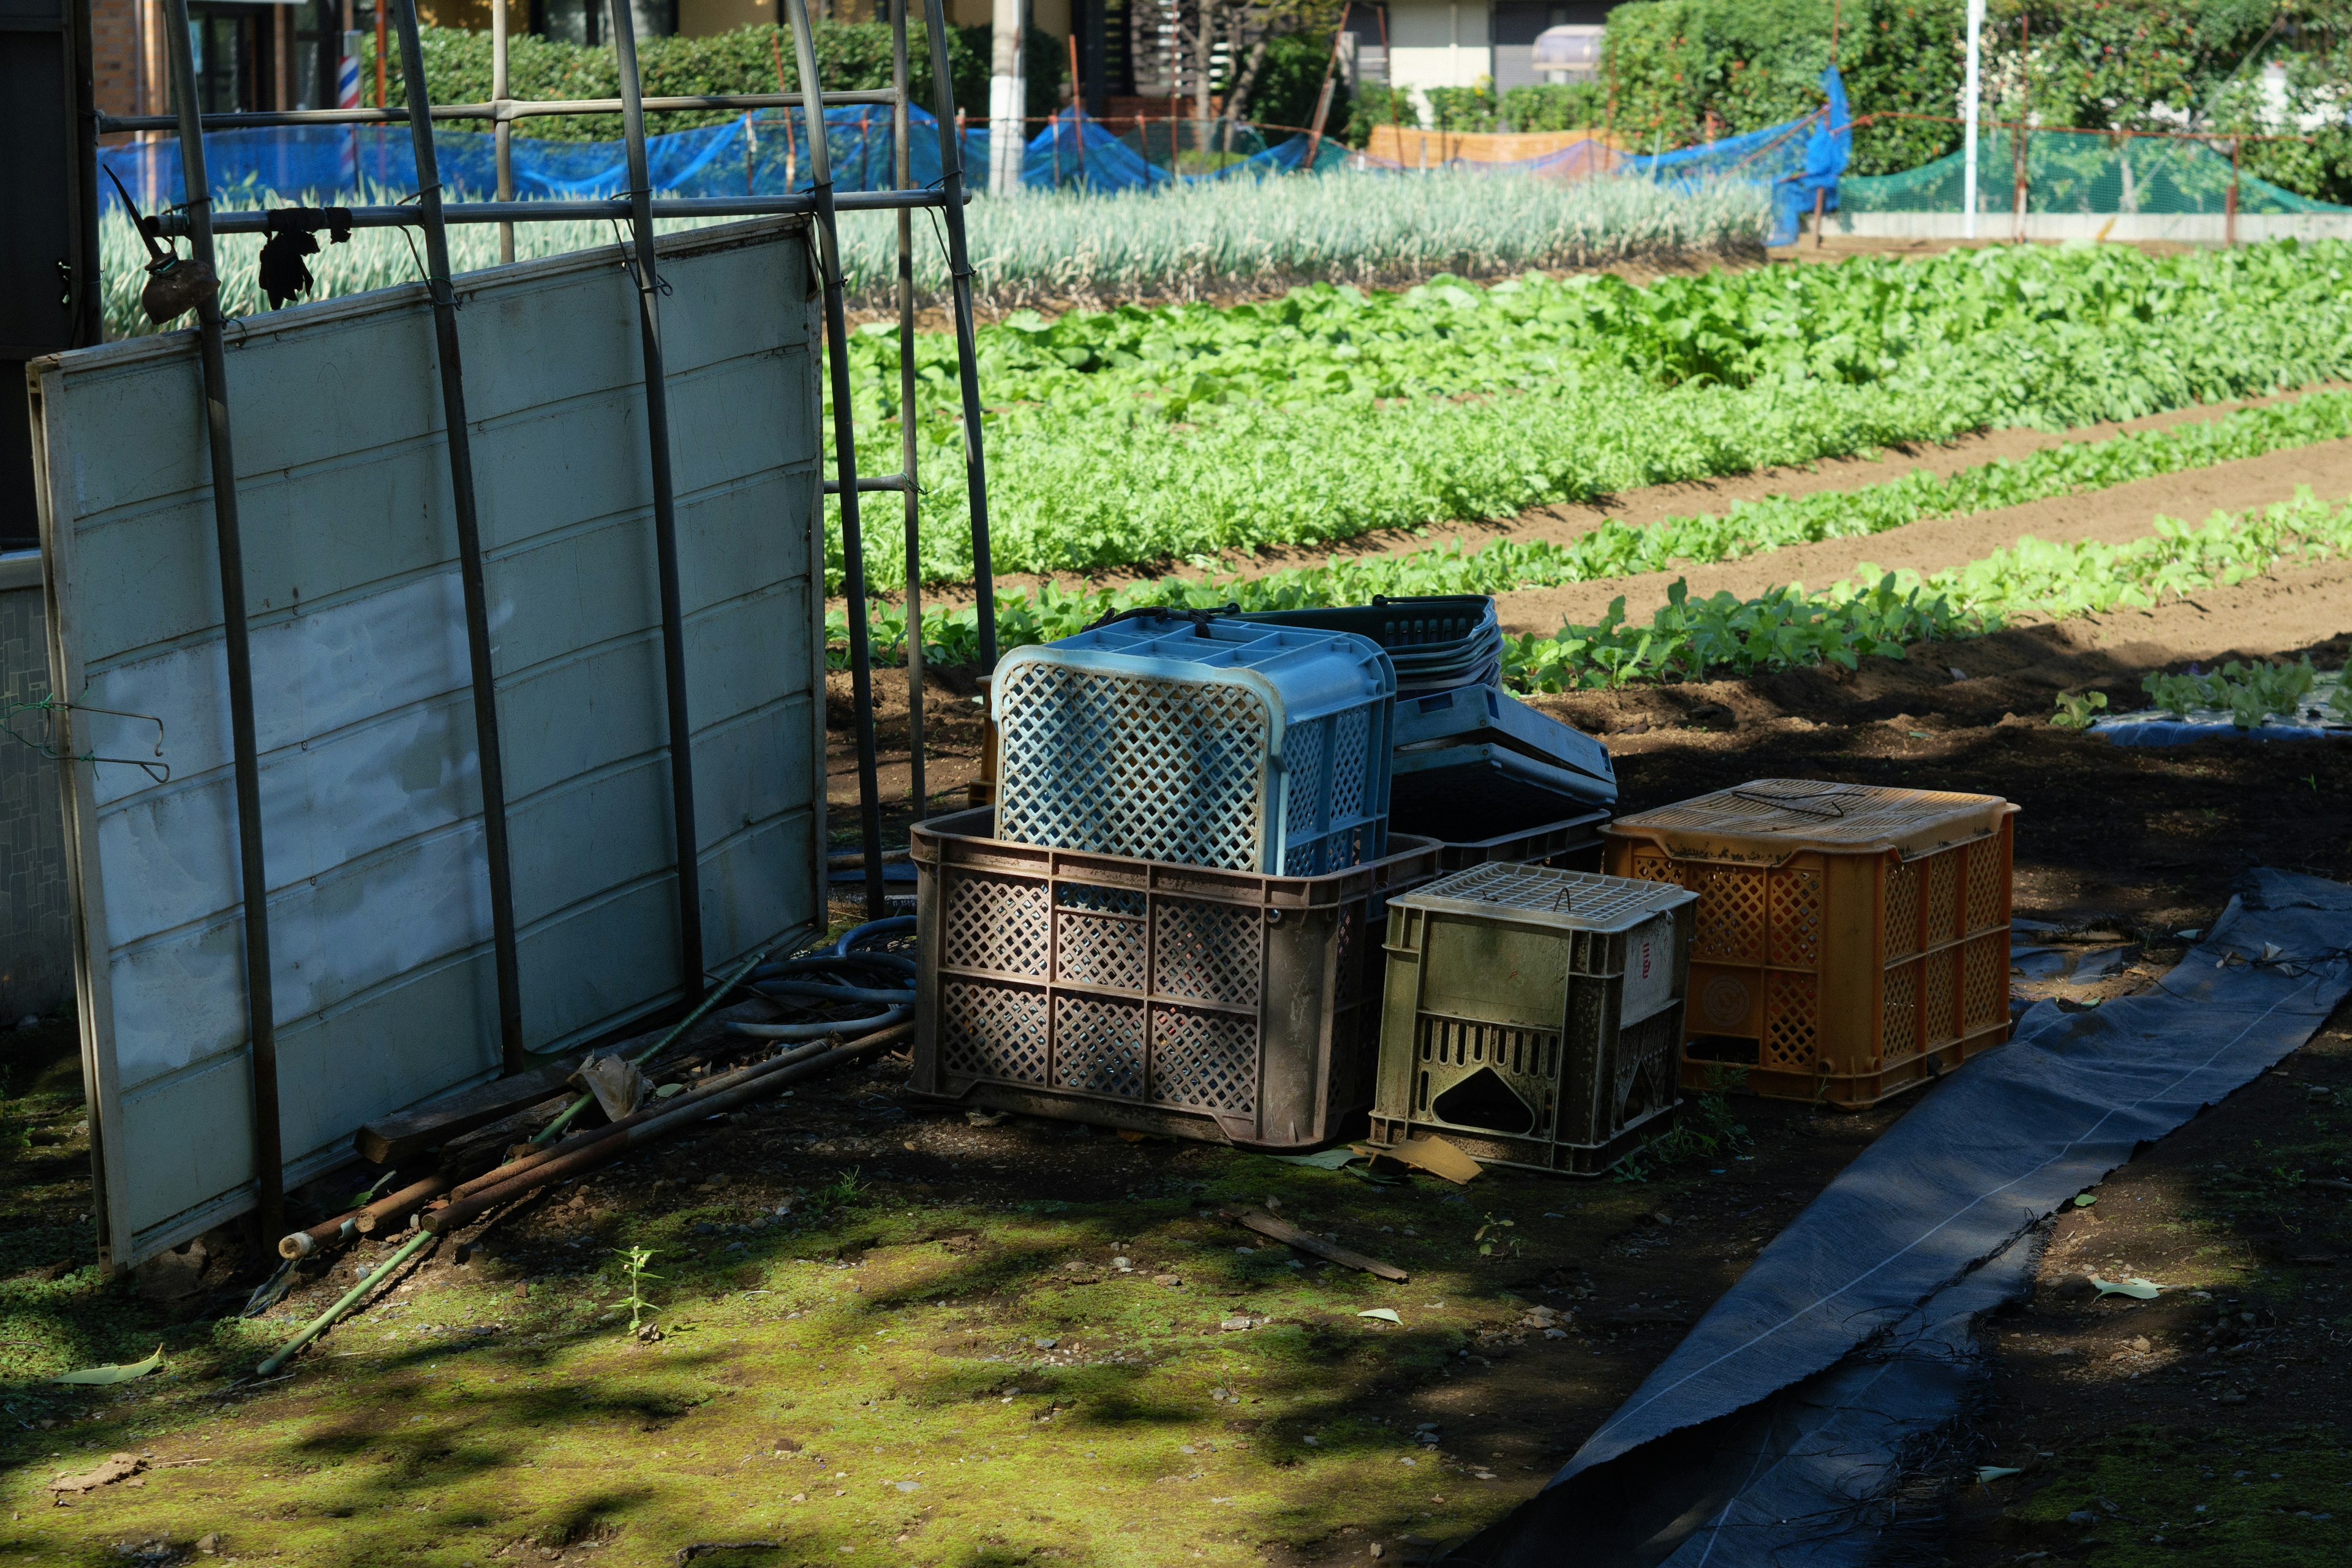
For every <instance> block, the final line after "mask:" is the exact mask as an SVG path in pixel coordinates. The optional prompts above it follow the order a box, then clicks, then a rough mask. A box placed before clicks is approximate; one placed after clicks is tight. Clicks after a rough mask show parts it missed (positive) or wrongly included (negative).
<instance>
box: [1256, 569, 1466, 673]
mask: <svg viewBox="0 0 2352 1568" xmlns="http://www.w3.org/2000/svg"><path fill="white" fill-rule="evenodd" d="M1234 618H1235V619H1238V620H1244V621H1262V622H1266V623H1268V624H1271V625H1275V626H1301V627H1305V628H1307V630H1310V631H1321V632H1349V633H1351V634H1353V635H1354V636H1357V637H1369V638H1370V639H1371V640H1372V641H1373V642H1376V643H1378V644H1380V646H1381V648H1382V649H1383V650H1385V651H1386V652H1387V654H1388V656H1389V660H1390V662H1391V663H1392V664H1394V665H1395V666H1396V679H1397V695H1398V696H1400V697H1406V696H1411V695H1413V694H1415V693H1418V692H1424V691H1445V690H1450V689H1453V688H1454V687H1457V686H1470V685H1478V684H1482V683H1483V684H1486V685H1492V684H1494V683H1495V682H1496V681H1498V680H1500V679H1502V675H1503V627H1502V623H1501V621H1500V620H1498V619H1497V618H1496V615H1495V601H1494V599H1493V598H1492V597H1491V596H1490V595H1486V594H1428V595H1418V596H1415V597H1410V598H1395V599H1391V598H1390V597H1388V596H1387V595H1379V594H1376V595H1373V596H1372V602H1371V603H1370V604H1369V605H1335V606H1328V607H1325V608H1319V609H1307V610H1253V611H1251V612H1249V613H1248V614H1246V615H1242V616H1236V617H1234Z"/></svg>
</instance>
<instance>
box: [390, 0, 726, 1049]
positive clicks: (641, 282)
mask: <svg viewBox="0 0 2352 1568" xmlns="http://www.w3.org/2000/svg"><path fill="white" fill-rule="evenodd" d="M412 3H413V0H412ZM605 15H606V16H609V17H610V18H611V20H612V24H613V53H614V63H615V64H617V65H618V66H619V67H620V74H621V121H622V126H623V135H624V137H625V145H626V148H627V152H628V163H629V192H628V197H629V207H630V214H629V227H630V230H631V239H632V242H633V244H634V246H635V250H636V258H637V264H636V284H637V334H638V339H639V342H640V343H641V344H642V346H643V349H644V353H645V369H646V447H647V448H648V451H649V453H650V456H651V458H652V469H653V489H654V560H655V563H656V567H657V569H658V572H659V575H660V578H661V621H662V676H663V681H664V685H665V687H666V689H667V694H668V708H669V789H670V820H671V824H672V826H673V828H674V830H675V835H676V838H677V850H676V853H677V947H678V969H679V972H680V973H679V978H680V980H681V981H682V983H683V984H684V985H685V987H686V1000H687V1002H688V1005H693V1004H695V1003H698V1002H699V1001H701V1000H702V842H701V836H700V835H699V834H698V832H697V831H696V829H695V822H694V724H693V721H692V718H691V716H690V715H689V714H688V710H687V700H686V698H687V693H686V613H685V610H684V609H683V608H682V606H681V599H680V591H679V587H678V569H677V494H676V490H675V488H674V485H673V480H672V477H671V473H670V447H669V390H668V387H667V384H665V382H664V378H663V370H662V341H661V287H662V284H661V276H660V274H659V273H658V272H657V271H656V269H655V266H654V210H653V197H654V193H653V176H652V174H650V173H649V172H648V170H647V167H646V113H645V106H644V104H643V102H642V101H641V100H639V98H638V96H637V84H638V78H637V37H636V20H635V16H633V15H632V14H631V10H630V0H610V3H609V4H608V5H606V6H605Z"/></svg>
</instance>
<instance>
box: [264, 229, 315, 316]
mask: <svg viewBox="0 0 2352 1568" xmlns="http://www.w3.org/2000/svg"><path fill="white" fill-rule="evenodd" d="M268 235H269V237H268V239H267V240H265V241H263V242H262V246H261V265H260V268H259V269H258V271H257V279H258V281H259V282H260V284H261V292H262V293H263V295H265V296H266V297H267V298H268V300H269V308H270V309H271V310H282V309H284V308H285V307H286V306H288V305H290V304H292V303H293V302H294V301H295V300H297V299H299V297H300V296H302V295H304V294H308V293H309V292H310V289H311V287H312V284H313V282H314V279H312V278H311V276H310V263H309V262H307V261H305V260H303V259H302V258H304V257H306V256H316V255H318V254H319V242H318V241H317V240H316V239H314V238H312V237H310V235H309V234H308V233H306V232H305V231H303V230H301V229H299V228H281V227H279V226H278V214H276V213H271V214H270V215H269V227H268Z"/></svg>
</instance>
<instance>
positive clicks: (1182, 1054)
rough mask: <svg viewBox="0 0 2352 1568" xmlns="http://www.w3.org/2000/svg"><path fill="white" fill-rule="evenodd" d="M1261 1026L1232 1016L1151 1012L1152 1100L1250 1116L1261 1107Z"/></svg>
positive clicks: (1188, 1011)
mask: <svg viewBox="0 0 2352 1568" xmlns="http://www.w3.org/2000/svg"><path fill="white" fill-rule="evenodd" d="M1257 1068H1258V1049H1257V1026H1256V1025H1255V1022H1254V1021H1253V1020H1250V1019H1247V1018H1236V1017H1234V1016H1233V1015H1232V1014H1230V1013H1208V1012H1197V1011H1195V1010H1193V1009H1192V1008H1189V1007H1170V1006H1154V1007H1153V1008H1152V1009H1151V1086H1150V1098H1151V1099H1152V1100H1157V1101H1158V1102H1160V1104H1162V1105H1181V1106H1189V1107H1192V1108H1195V1109H1198V1110H1213V1111H1227V1112H1231V1113H1232V1114H1234V1115H1236V1116H1247V1115H1248V1114H1250V1112H1251V1111H1253V1110H1255V1109H1256V1108H1257Z"/></svg>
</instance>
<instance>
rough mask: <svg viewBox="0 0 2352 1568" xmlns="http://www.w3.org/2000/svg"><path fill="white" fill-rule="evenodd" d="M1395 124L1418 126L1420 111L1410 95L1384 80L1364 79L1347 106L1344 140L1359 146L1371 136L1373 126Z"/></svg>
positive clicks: (1407, 127) (1412, 128)
mask: <svg viewBox="0 0 2352 1568" xmlns="http://www.w3.org/2000/svg"><path fill="white" fill-rule="evenodd" d="M1391 123H1393V124H1396V125H1400V126H1402V127H1404V128H1405V129H1406V130H1409V131H1410V130H1417V129H1419V127H1420V125H1421V110H1419V109H1418V108H1416V107H1415V106H1414V104H1413V101H1412V94H1411V93H1409V92H1399V91H1397V90H1396V89H1394V88H1392V87H1390V86H1389V85H1388V84H1387V83H1386V82H1378V81H1368V82H1366V83H1364V85H1363V86H1362V88H1361V89H1359V90H1358V92H1357V94H1356V100H1355V102H1354V103H1352V104H1351V105H1349V111H1348V119H1347V121H1346V124H1347V127H1348V129H1347V133H1346V137H1345V140H1346V142H1347V143H1348V145H1349V146H1350V147H1361V146H1363V145H1364V144H1365V143H1366V142H1370V140H1371V139H1372V127H1374V126H1375V125H1388V124H1391Z"/></svg>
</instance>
